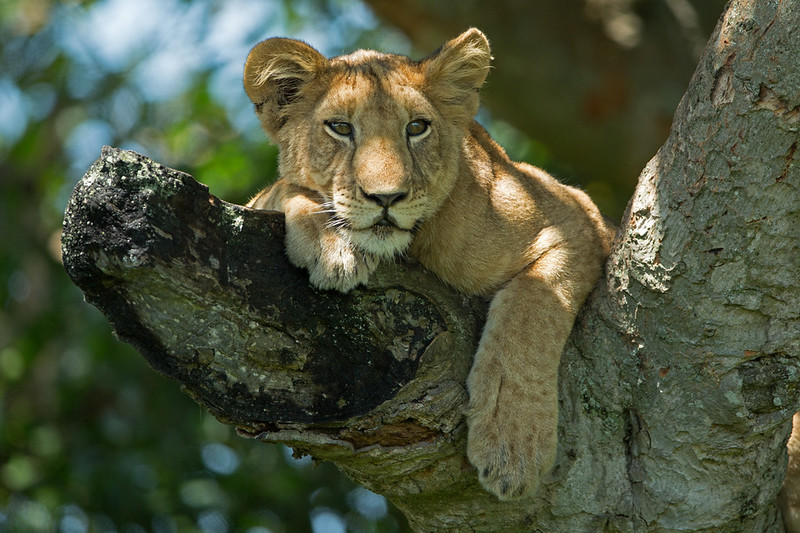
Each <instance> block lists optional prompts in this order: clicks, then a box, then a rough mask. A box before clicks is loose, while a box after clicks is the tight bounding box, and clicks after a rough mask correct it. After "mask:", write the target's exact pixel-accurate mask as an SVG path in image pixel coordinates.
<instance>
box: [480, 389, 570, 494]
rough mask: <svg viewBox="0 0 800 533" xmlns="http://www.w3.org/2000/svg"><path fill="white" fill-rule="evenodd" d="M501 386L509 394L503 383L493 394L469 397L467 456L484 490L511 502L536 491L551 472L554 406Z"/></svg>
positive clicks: (554, 442)
mask: <svg viewBox="0 0 800 533" xmlns="http://www.w3.org/2000/svg"><path fill="white" fill-rule="evenodd" d="M471 377H472V378H473V379H475V376H471ZM504 386H505V388H506V389H512V387H508V382H507V381H506V382H505V383H504V382H503V381H502V380H501V382H500V390H499V391H497V392H496V393H494V394H489V395H486V394H481V392H478V393H477V394H475V395H473V397H472V398H471V401H470V412H469V417H468V424H469V433H468V435H467V457H469V460H470V462H471V463H472V464H473V465H474V466H475V468H476V469H477V470H478V479H479V480H480V482H481V485H483V487H484V488H485V489H486V490H488V491H489V492H491V493H493V494H495V495H496V496H497V497H498V498H500V499H501V500H511V499H515V498H521V497H523V496H527V495H530V494H531V493H532V492H533V491H535V490H536V489H537V488H538V486H539V484H540V482H541V478H542V476H544V475H545V474H546V473H547V472H548V471H549V470H550V468H551V467H552V465H553V462H554V461H555V457H556V445H557V435H556V430H557V425H558V406H557V404H556V405H553V406H552V407H549V408H548V406H547V405H543V403H544V404H547V403H549V402H547V401H545V402H543V403H542V402H538V401H530V400H529V399H528V398H526V396H527V395H526V394H515V393H514V392H513V390H503V388H504ZM479 390H480V389H479ZM536 396H538V398H539V399H544V398H543V397H542V396H540V395H536Z"/></svg>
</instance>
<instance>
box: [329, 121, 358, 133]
mask: <svg viewBox="0 0 800 533" xmlns="http://www.w3.org/2000/svg"><path fill="white" fill-rule="evenodd" d="M327 124H328V127H329V128H330V129H331V131H332V132H333V133H335V134H336V135H341V136H342V137H350V136H351V135H353V125H352V124H350V123H349V122H340V121H338V120H335V121H331V122H328V123H327Z"/></svg>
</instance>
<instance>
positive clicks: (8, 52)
mask: <svg viewBox="0 0 800 533" xmlns="http://www.w3.org/2000/svg"><path fill="white" fill-rule="evenodd" d="M323 29H324V32H323V31H322V30H323ZM329 30H336V31H330V32H329ZM315 32H316V33H315ZM277 33H283V34H292V35H296V34H298V33H299V34H304V35H305V36H306V38H308V39H309V40H315V41H316V42H317V43H318V42H319V40H318V39H316V38H314V37H313V36H314V35H319V36H326V35H331V34H332V35H335V36H337V39H338V40H335V39H331V38H329V37H328V40H327V41H326V43H325V45H326V46H327V48H328V49H327V50H326V52H331V53H336V52H338V51H339V50H340V49H344V48H349V47H352V46H354V45H355V43H356V40H357V39H362V38H363V39H364V42H366V43H367V44H369V45H373V46H384V45H385V46H387V47H389V46H391V47H392V48H394V49H398V45H397V43H399V42H401V40H400V38H399V37H398V36H397V34H394V33H392V32H387V31H385V30H382V29H380V28H378V26H377V25H376V23H375V21H374V20H373V19H372V18H371V16H370V15H369V13H368V12H366V11H365V9H364V8H363V7H362V6H361V5H360V4H356V3H355V2H353V1H335V2H326V3H321V2H314V1H311V0H309V1H304V2H289V1H288V0H286V1H285V2H281V1H272V2H270V1H269V0H237V1H235V2H222V1H213V0H195V1H193V2H180V1H178V0H171V1H162V0H150V1H142V2H129V1H128V2H126V1H124V0H104V1H98V2H82V3H79V2H55V1H50V0H16V1H14V0H7V1H4V2H0V531H10V532H51V531H63V532H70V533H72V532H84V531H86V532H90V531H91V532H94V531H124V532H129V531H130V532H137V531H156V532H184V531H208V532H214V533H216V532H226V531H249V532H250V533H266V532H269V531H271V532H274V533H279V532H302V531H312V530H313V531H319V532H323V531H330V532H334V531H345V528H346V530H347V531H357V532H362V531H363V532H385V531H403V530H407V526H406V525H405V523H404V521H403V519H402V517H400V515H399V514H398V513H397V512H396V511H395V510H391V509H390V510H388V511H387V509H386V505H387V504H386V502H385V500H384V499H383V498H381V497H379V496H376V495H373V494H371V493H369V492H368V491H366V490H364V489H361V488H358V487H356V486H355V485H354V484H353V483H352V482H350V481H348V480H347V479H345V478H343V477H342V476H341V475H340V474H339V473H338V472H336V471H335V469H334V468H333V467H332V466H331V465H328V464H323V465H319V466H318V467H312V465H311V464H310V462H309V461H308V460H296V459H293V458H292V457H291V456H290V453H287V452H288V450H287V449H285V448H283V447H279V446H272V445H265V444H261V443H258V442H255V441H251V440H246V439H244V438H241V437H239V436H237V435H236V434H235V432H234V431H233V430H232V429H231V428H229V427H227V426H224V425H222V424H220V423H219V422H217V421H216V420H214V419H213V418H212V417H211V416H210V415H208V414H207V413H205V412H204V411H203V410H202V409H201V408H199V407H197V406H196V405H195V404H194V403H193V402H192V401H191V400H190V399H189V398H188V397H186V396H184V395H183V394H182V393H181V392H180V391H179V387H178V386H177V384H176V383H174V382H172V381H170V380H168V379H166V378H163V377H161V376H159V375H157V374H156V373H155V372H153V371H152V370H151V369H150V368H149V367H148V366H147V364H146V363H145V361H144V359H143V358H142V357H140V356H139V355H138V354H137V353H136V352H135V351H134V350H133V349H132V348H130V347H129V346H127V345H125V344H123V343H120V342H118V341H117V340H115V338H114V337H113V335H112V333H111V331H110V328H109V326H108V324H107V322H106V321H105V319H104V318H103V317H102V316H101V315H100V313H99V312H97V311H96V310H95V309H94V308H92V307H91V306H89V305H87V304H86V303H85V302H83V299H82V294H81V293H80V291H79V290H78V289H77V288H75V287H74V286H72V284H71V283H70V282H69V280H68V279H67V277H66V274H65V273H64V272H63V270H62V268H61V265H60V261H59V239H58V237H59V234H60V227H61V219H62V215H63V210H64V207H65V205H66V200H67V198H68V196H69V194H70V192H71V190H72V188H73V187H74V185H75V183H76V182H77V180H78V179H79V178H80V177H81V175H82V174H83V172H84V171H85V170H86V169H87V168H88V166H89V165H90V164H91V162H92V161H93V160H94V159H95V158H96V157H97V156H98V155H99V153H100V148H101V146H102V144H111V145H116V146H121V147H126V148H133V149H136V150H137V151H140V152H142V153H145V154H147V155H149V156H151V157H153V158H154V159H156V160H158V161H160V162H162V163H164V164H167V165H169V166H172V167H174V168H179V169H181V170H184V171H186V172H189V173H191V174H193V175H194V176H195V177H196V178H197V179H198V180H200V181H203V182H204V183H207V184H208V185H209V186H210V189H211V192H212V193H214V194H216V195H217V196H219V197H221V198H223V199H225V200H228V201H232V202H243V201H245V200H246V199H247V198H248V197H249V196H250V195H252V194H253V193H255V192H256V191H257V190H258V189H259V188H261V187H263V186H264V185H266V184H267V183H268V182H269V181H270V180H272V179H273V178H274V176H275V168H276V155H277V152H276V150H275V148H274V147H272V146H271V145H269V144H268V143H267V142H266V140H265V139H264V138H263V134H262V133H261V132H260V130H259V128H258V125H257V123H256V120H255V118H254V117H253V113H252V110H251V109H250V104H249V102H248V101H247V99H246V96H245V94H244V91H243V89H242V87H241V81H240V78H239V77H240V74H241V66H242V64H243V62H244V58H245V57H246V54H247V51H248V49H249V46H251V45H252V44H254V43H255V42H257V41H258V40H259V39H261V38H264V37H267V36H268V35H270V34H277ZM386 40H388V41H391V43H392V44H386V42H385V41H386ZM382 42H383V44H382ZM325 524H327V526H326V525H325Z"/></svg>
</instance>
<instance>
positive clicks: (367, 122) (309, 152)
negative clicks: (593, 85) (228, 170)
mask: <svg viewBox="0 0 800 533" xmlns="http://www.w3.org/2000/svg"><path fill="white" fill-rule="evenodd" d="M490 59H491V54H490V51H489V43H488V41H487V39H486V37H485V36H484V35H483V34H482V33H481V32H480V31H478V30H477V29H470V30H468V31H466V32H465V33H463V34H462V35H460V36H458V37H456V38H455V39H453V40H451V41H449V42H448V43H447V44H445V45H444V46H443V47H442V48H441V49H439V50H438V51H437V52H435V53H434V54H432V55H431V56H429V57H427V58H425V59H423V60H422V61H412V60H411V59H408V58H407V57H403V56H397V55H390V54H381V53H378V52H374V51H369V50H359V51H357V52H354V53H352V54H350V55H346V56H341V57H335V58H333V59H326V58H325V57H324V56H322V55H321V54H320V53H319V52H317V51H316V50H314V49H313V48H311V47H310V46H309V45H307V44H305V43H303V42H300V41H295V40H291V39H281V38H274V39H267V40H266V41H263V42H261V43H259V44H258V45H256V47H255V48H253V50H252V51H251V52H250V55H249V57H248V58H247V64H246V66H245V70H244V86H245V90H246V91H247V94H248V96H249V97H250V99H251V100H252V101H253V103H254V104H255V110H256V114H257V115H258V118H259V119H260V120H261V124H262V126H263V128H264V130H265V131H266V133H267V135H268V136H269V137H271V138H272V139H273V140H274V141H275V142H276V143H277V145H278V146H279V148H280V162H279V171H280V175H281V178H280V179H279V180H278V181H277V182H276V183H275V184H274V185H273V186H272V187H270V188H268V189H265V190H264V191H262V192H261V193H259V194H258V195H257V196H256V197H255V198H253V200H252V201H250V203H249V204H248V205H249V206H250V207H253V208H256V209H271V210H277V211H282V212H284V213H285V214H286V252H287V254H288V256H289V259H290V260H291V261H292V263H294V264H295V265H297V266H300V267H304V268H306V269H308V271H309V274H310V282H311V283H312V284H313V285H315V286H316V287H319V288H322V289H335V290H338V291H342V292H347V291H349V290H350V289H352V288H353V287H356V286H357V285H360V284H363V283H366V282H367V280H368V278H369V275H370V273H371V272H372V271H373V270H374V269H375V267H376V265H377V264H378V262H379V261H380V260H381V259H387V260H391V259H392V258H393V257H395V256H397V255H406V256H410V257H412V258H414V259H416V260H417V261H419V262H420V263H422V264H423V265H424V266H425V267H427V268H428V269H430V270H431V271H433V272H435V273H436V274H437V275H438V276H439V277H440V278H441V279H442V280H444V281H445V282H446V283H448V284H450V285H451V286H453V287H454V288H456V289H458V290H459V291H462V292H464V293H468V294H480V295H487V296H490V295H491V296H492V301H491V306H490V309H489V315H488V317H487V321H486V326H485V329H484V332H483V336H482V337H481V340H480V344H479V346H478V350H477V352H476V354H475V361H474V364H473V367H472V370H471V371H470V375H469V379H468V383H467V385H468V388H469V394H470V404H469V412H468V425H469V433H468V444H467V455H468V457H469V460H470V461H471V462H472V464H473V465H474V466H475V467H476V468H477V471H478V475H479V478H480V481H481V483H482V484H483V486H484V487H485V488H486V489H488V490H489V491H491V492H492V493H494V494H496V495H497V496H498V497H499V498H501V499H510V498H516V497H520V496H523V495H526V494H529V493H531V492H532V491H533V490H535V489H536V488H537V486H538V485H539V483H540V482H541V479H542V476H543V475H544V474H546V473H547V472H548V471H549V469H550V467H551V466H552V464H553V462H554V460H555V456H556V429H557V424H558V397H557V375H558V366H559V359H560V357H561V352H562V350H563V348H564V344H565V341H566V339H567V336H568V335H569V333H570V330H571V329H572V323H573V321H574V318H575V315H576V313H577V312H578V309H579V308H580V306H581V304H582V303H583V301H584V299H585V298H586V296H587V295H588V294H589V291H590V290H591V289H592V287H593V286H594V284H595V282H596V281H597V279H598V277H599V276H600V273H601V269H602V264H603V261H604V259H605V257H606V256H607V255H608V252H609V246H610V242H611V240H612V236H613V229H612V228H611V227H610V226H609V225H608V224H606V222H605V221H604V219H603V217H602V216H601V215H600V213H599V212H598V210H597V207H595V205H594V204H593V203H592V201H591V200H590V199H589V197H588V196H586V195H585V194H584V193H582V192H581V191H578V190H576V189H573V188H571V187H567V186H565V185H562V184H561V183H559V182H558V181H556V180H555V179H554V178H552V177H551V176H550V175H548V174H547V173H546V172H544V171H543V170H541V169H539V168H536V167H533V166H531V165H527V164H525V163H515V162H513V161H511V160H509V158H508V156H507V155H506V154H505V152H504V151H503V149H502V148H500V147H499V146H498V145H497V144H496V143H495V142H494V141H493V140H492V139H491V138H490V137H489V135H488V134H487V133H486V131H484V129H483V128H482V127H481V126H479V125H478V124H477V123H476V122H475V121H474V118H473V117H474V116H475V113H476V112H477V110H478V89H479V88H480V87H481V85H482V84H483V82H484V80H485V78H486V75H487V74H488V73H489V62H490Z"/></svg>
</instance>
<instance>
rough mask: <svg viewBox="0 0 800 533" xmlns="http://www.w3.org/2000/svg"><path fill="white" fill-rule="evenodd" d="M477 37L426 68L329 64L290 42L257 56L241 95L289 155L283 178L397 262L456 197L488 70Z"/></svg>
mask: <svg viewBox="0 0 800 533" xmlns="http://www.w3.org/2000/svg"><path fill="white" fill-rule="evenodd" d="M490 59H491V57H490V52H489V43H488V41H487V40H486V37H484V35H483V34H482V33H481V32H480V31H478V30H476V29H471V30H468V31H466V32H465V33H463V34H462V35H460V36H459V37H457V38H455V39H453V40H452V41H449V42H448V43H447V44H445V45H444V46H443V47H442V48H441V49H440V50H438V51H437V52H435V53H434V54H432V55H431V56H430V57H428V58H426V59H423V60H422V61H412V60H410V59H409V58H407V57H404V56H397V55H391V54H381V53H378V52H373V51H367V50H360V51H357V52H355V53H352V54H350V55H346V56H340V57H335V58H333V59H326V58H325V57H324V56H322V55H321V54H320V53H319V52H317V51H316V50H315V49H313V48H312V47H310V46H309V45H307V44H305V43H303V42H300V41H295V40H292V39H282V38H274V39H268V40H266V41H262V42H261V43H259V44H258V45H256V47H255V48H253V50H252V51H251V52H250V55H249V56H248V58H247V64H246V66H245V72H244V85H245V90H246V91H247V94H248V96H249V97H250V99H251V100H252V101H253V103H254V104H255V106H256V113H257V115H258V117H259V119H260V120H261V124H262V126H263V128H264V130H265V131H266V133H267V134H268V135H269V136H270V137H271V138H272V139H273V140H274V141H275V142H276V143H277V144H278V146H279V147H280V174H281V176H282V177H283V178H284V179H286V180H289V181H291V182H293V183H296V184H298V185H301V186H303V187H306V188H308V189H312V190H314V191H317V192H318V193H319V194H320V195H321V197H322V198H323V199H324V202H325V203H324V206H325V209H326V210H327V211H328V212H329V214H330V217H331V218H330V220H331V224H332V225H336V226H338V227H340V228H341V229H342V231H344V232H346V233H347V234H348V236H349V238H350V240H351V241H352V242H353V244H355V245H356V246H358V247H360V248H362V249H363V250H365V251H367V252H369V253H372V254H375V255H377V256H380V257H388V256H393V255H395V254H397V253H398V252H402V251H403V250H405V249H406V247H407V246H408V245H409V243H410V242H411V239H412V235H413V231H414V230H415V228H416V227H417V226H418V225H419V224H420V222H422V221H424V220H426V219H427V218H430V217H431V216H432V215H433V214H434V213H436V211H437V210H438V209H439V207H440V206H441V205H442V202H443V201H444V199H445V198H446V197H447V195H448V193H449V192H450V190H451V189H452V187H453V186H454V184H455V181H456V177H457V175H458V172H459V168H458V166H459V154H460V153H461V141H462V139H463V138H464V135H465V134H466V132H467V129H468V128H469V125H470V124H471V121H472V119H473V117H474V115H475V113H476V112H477V109H478V89H479V88H480V86H481V85H482V84H483V82H484V80H485V78H486V75H487V73H488V71H489V62H490Z"/></svg>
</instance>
